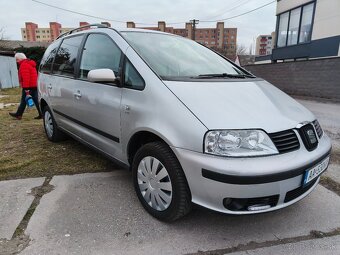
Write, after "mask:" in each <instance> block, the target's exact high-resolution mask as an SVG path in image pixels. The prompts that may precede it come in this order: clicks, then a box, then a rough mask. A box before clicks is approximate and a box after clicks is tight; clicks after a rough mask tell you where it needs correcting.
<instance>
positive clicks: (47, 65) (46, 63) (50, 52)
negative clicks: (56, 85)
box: [40, 42, 59, 74]
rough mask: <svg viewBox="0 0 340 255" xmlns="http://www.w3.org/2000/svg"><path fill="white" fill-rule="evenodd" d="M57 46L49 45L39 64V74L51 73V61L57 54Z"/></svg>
mask: <svg viewBox="0 0 340 255" xmlns="http://www.w3.org/2000/svg"><path fill="white" fill-rule="evenodd" d="M58 46H59V42H56V43H53V44H51V45H50V46H49V47H48V48H47V50H46V51H45V54H44V56H43V58H42V60H41V64H40V72H43V73H46V74H49V73H50V72H51V67H52V63H53V59H54V57H55V55H56V53H57V50H58Z"/></svg>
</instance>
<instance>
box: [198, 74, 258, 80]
mask: <svg viewBox="0 0 340 255" xmlns="http://www.w3.org/2000/svg"><path fill="white" fill-rule="evenodd" d="M192 78H196V79H206V78H208V79H209V78H236V79H244V78H255V76H253V75H249V74H230V73H213V74H200V75H198V76H196V77H192Z"/></svg>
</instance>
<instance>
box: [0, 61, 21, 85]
mask: <svg viewBox="0 0 340 255" xmlns="http://www.w3.org/2000/svg"><path fill="white" fill-rule="evenodd" d="M0 70H1V72H0V89H6V88H14V87H19V80H18V70H17V64H16V62H15V58H14V57H8V56H1V55H0Z"/></svg>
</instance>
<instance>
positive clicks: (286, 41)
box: [277, 2, 315, 47]
mask: <svg viewBox="0 0 340 255" xmlns="http://www.w3.org/2000/svg"><path fill="white" fill-rule="evenodd" d="M314 5H315V3H314V2H313V3H310V4H307V5H304V6H301V7H298V8H296V9H292V10H290V11H287V12H285V13H282V14H280V15H279V16H278V22H279V23H278V28H277V29H278V33H277V47H284V46H290V45H296V44H298V43H305V42H309V41H310V39H311V34H312V20H313V11H314Z"/></svg>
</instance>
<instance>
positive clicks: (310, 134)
mask: <svg viewBox="0 0 340 255" xmlns="http://www.w3.org/2000/svg"><path fill="white" fill-rule="evenodd" d="M307 135H308V138H309V141H310V143H311V144H314V143H316V141H317V140H316V136H315V133H314V131H313V130H312V129H308V130H307Z"/></svg>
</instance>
